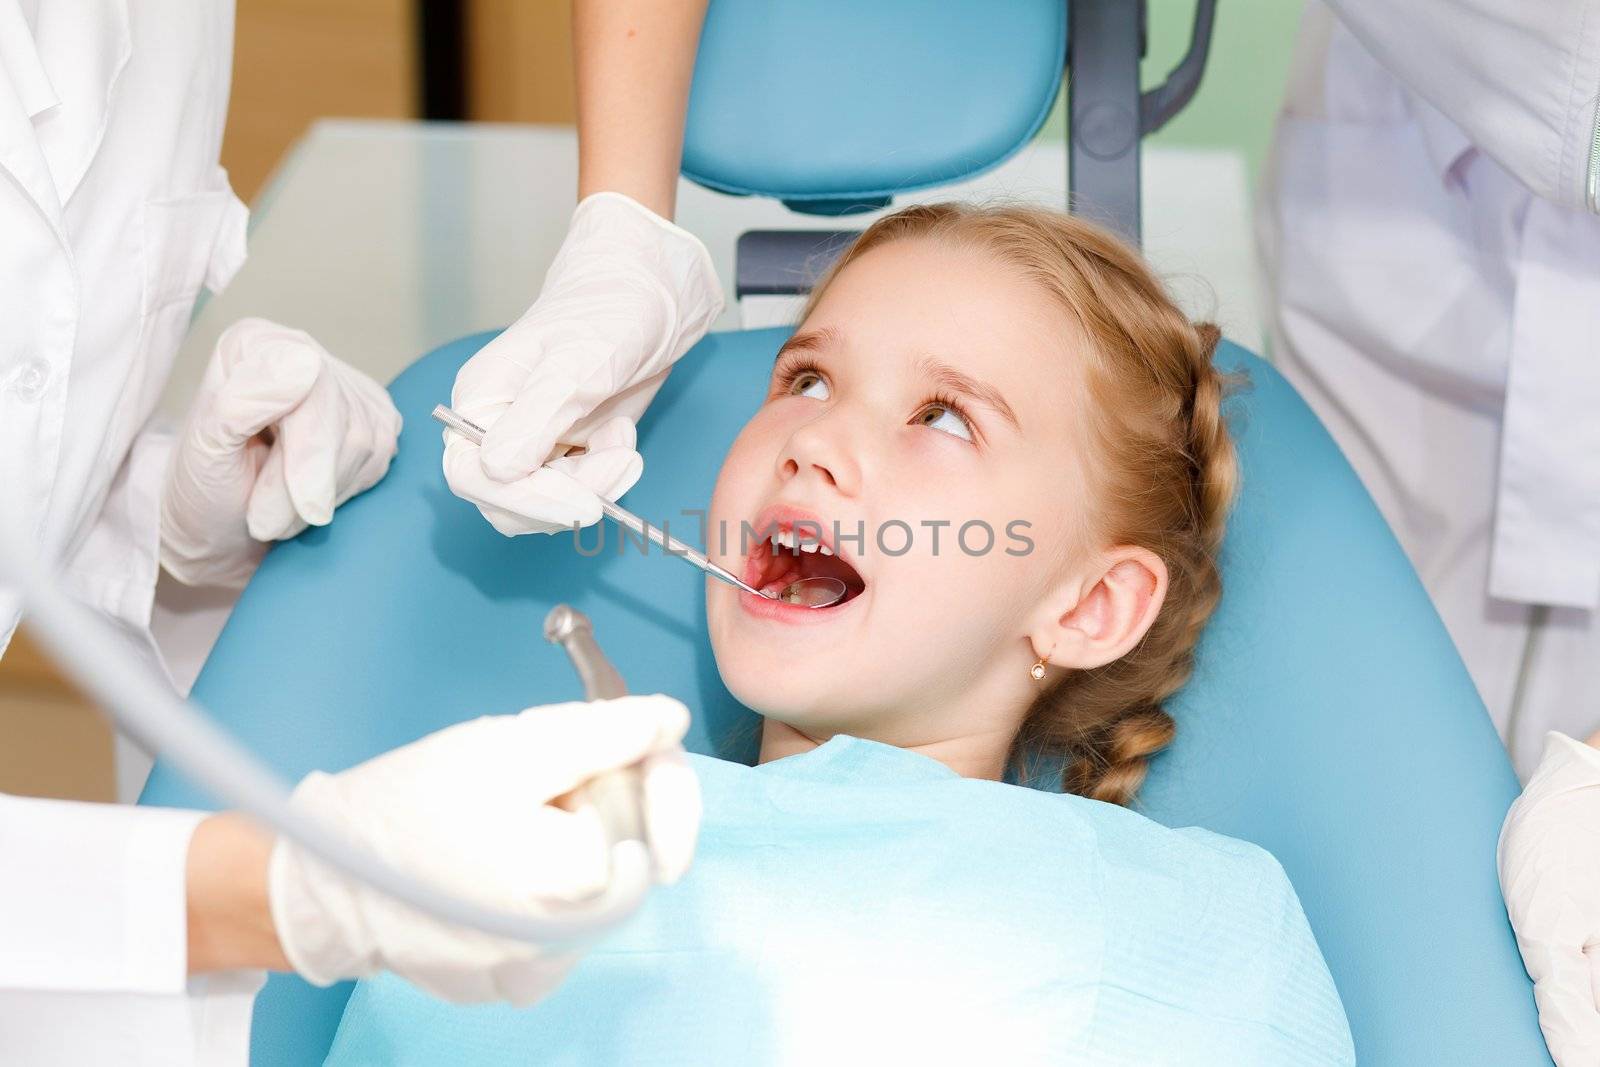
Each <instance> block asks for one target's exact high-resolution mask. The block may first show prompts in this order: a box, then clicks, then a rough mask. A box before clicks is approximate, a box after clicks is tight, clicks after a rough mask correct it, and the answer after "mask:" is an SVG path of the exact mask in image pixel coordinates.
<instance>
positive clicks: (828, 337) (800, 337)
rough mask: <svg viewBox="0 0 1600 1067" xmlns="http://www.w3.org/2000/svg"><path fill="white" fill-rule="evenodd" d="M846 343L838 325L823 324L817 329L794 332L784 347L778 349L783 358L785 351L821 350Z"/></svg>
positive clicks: (784, 343)
mask: <svg viewBox="0 0 1600 1067" xmlns="http://www.w3.org/2000/svg"><path fill="white" fill-rule="evenodd" d="M843 343H844V337H843V335H842V334H840V332H839V328H838V327H837V326H822V327H819V328H818V329H815V330H805V331H803V332H801V333H797V334H794V335H793V336H792V337H790V338H789V339H788V340H787V341H785V342H783V347H782V348H780V349H778V356H779V357H780V358H781V357H782V356H783V354H784V353H785V352H790V351H794V352H819V351H821V350H822V349H824V348H836V347H838V346H840V345H842V344H843Z"/></svg>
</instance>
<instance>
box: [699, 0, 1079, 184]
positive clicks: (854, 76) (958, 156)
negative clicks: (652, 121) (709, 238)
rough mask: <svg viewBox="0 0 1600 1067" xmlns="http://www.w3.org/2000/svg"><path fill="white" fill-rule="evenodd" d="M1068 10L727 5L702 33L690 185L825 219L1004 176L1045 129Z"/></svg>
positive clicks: (1057, 3) (1019, 5) (988, 3)
mask: <svg viewBox="0 0 1600 1067" xmlns="http://www.w3.org/2000/svg"><path fill="white" fill-rule="evenodd" d="M1066 43H1067V5H1066V4H1065V3H1064V2H1063V0H1005V2H1004V3H994V2H992V0H940V2H939V3H927V2H926V0H872V2H871V3H861V2H860V0H807V2H806V3H803V4H796V3H784V2H782V0H717V2H716V3H713V4H711V5H710V7H709V9H708V11H707V13H706V22H705V28H704V30H703V31H702V32H701V35H700V52H699V58H698V61H697V62H696V65H695V77H694V87H693V90H692V92H691V95H690V98H689V123H688V130H687V133H686V135H685V140H684V146H683V173H684V175H685V176H686V177H688V178H690V179H692V180H694V181H696V182H699V183H700V184H702V185H705V186H707V187H709V188H712V189H718V190H721V191H722V192H726V193H741V194H750V193H753V194H756V195H760V196H770V197H776V198H778V199H781V200H783V201H784V202H786V203H788V204H789V205H790V206H791V207H795V208H797V209H799V210H803V211H808V212H812V213H815V214H825V215H830V214H846V213H849V212H850V211H852V210H857V211H860V210H868V209H871V208H874V207H879V206H882V205H883V204H885V203H887V202H888V198H889V197H890V196H892V195H894V194H896V193H901V192H908V191H910V190H913V189H922V188H926V187H928V186H934V185H944V184H948V183H950V182H953V181H958V180H960V179H962V178H966V177H970V176H972V175H974V174H979V173H981V172H983V171H985V170H988V169H989V168H991V167H993V166H996V165H998V164H999V163H1000V162H1002V161H1003V160H1004V159H1005V158H1006V157H1007V156H1009V155H1011V154H1012V153H1013V152H1015V151H1016V150H1018V149H1019V148H1021V147H1022V146H1023V145H1025V144H1027V143H1028V141H1029V139H1030V138H1032V136H1033V135H1034V133H1035V132H1036V131H1037V130H1038V129H1039V127H1040V126H1041V125H1043V124H1044V120H1045V118H1046V117H1047V116H1048V115H1049V114H1050V108H1051V106H1052V105H1053V104H1054V103H1055V99H1056V94H1057V91H1058V90H1059V88H1060V86H1061V76H1062V68H1063V66H1064V64H1065V60H1066Z"/></svg>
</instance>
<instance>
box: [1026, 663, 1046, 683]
mask: <svg viewBox="0 0 1600 1067" xmlns="http://www.w3.org/2000/svg"><path fill="white" fill-rule="evenodd" d="M1028 673H1029V674H1031V675H1032V676H1033V680H1034V681H1036V682H1042V681H1044V660H1042V659H1041V660H1038V661H1036V662H1035V663H1034V665H1033V666H1031V667H1029V668H1028Z"/></svg>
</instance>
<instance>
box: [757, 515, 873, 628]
mask: <svg viewBox="0 0 1600 1067" xmlns="http://www.w3.org/2000/svg"><path fill="white" fill-rule="evenodd" d="M801 578H834V579H837V580H838V581H840V582H843V583H844V596H843V597H842V598H841V599H840V600H839V601H838V602H837V603H835V604H832V605H830V606H829V607H828V608H815V609H812V608H806V609H804V610H807V611H811V610H817V611H828V610H830V609H831V608H836V607H838V606H839V605H841V604H848V603H849V602H850V601H851V600H853V599H855V598H856V597H857V596H860V595H861V592H862V591H863V590H864V589H866V587H867V583H866V580H865V579H863V578H862V577H861V574H860V572H859V571H857V570H856V569H855V567H854V566H852V565H851V564H850V562H849V561H848V560H846V559H844V558H843V557H842V556H840V555H839V554H838V553H837V552H836V551H835V550H834V549H833V548H832V547H830V546H829V545H827V544H824V543H823V542H822V541H820V540H818V539H817V538H816V535H815V533H814V532H812V531H807V530H803V529H802V530H795V529H793V528H777V529H774V530H773V531H772V534H771V536H770V537H768V538H766V539H765V540H762V541H758V542H757V543H756V544H755V546H754V547H753V548H752V549H751V551H750V556H749V558H748V559H747V560H746V561H745V573H744V580H745V581H746V582H748V583H749V584H750V585H753V586H755V587H756V588H757V589H759V590H761V591H762V592H763V593H767V594H770V595H776V596H779V597H780V598H781V597H782V594H783V591H784V589H786V588H788V586H789V585H790V584H792V583H793V582H795V581H797V580H799V579H801Z"/></svg>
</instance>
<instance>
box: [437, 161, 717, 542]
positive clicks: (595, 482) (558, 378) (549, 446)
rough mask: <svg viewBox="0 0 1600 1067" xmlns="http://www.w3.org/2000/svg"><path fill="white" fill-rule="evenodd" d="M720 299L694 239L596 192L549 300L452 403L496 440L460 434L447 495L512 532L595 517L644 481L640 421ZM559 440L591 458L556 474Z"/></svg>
mask: <svg viewBox="0 0 1600 1067" xmlns="http://www.w3.org/2000/svg"><path fill="white" fill-rule="evenodd" d="M722 305H723V299H722V283H721V282H720V281H718V279H717V274H716V270H715V268H713V267H712V265H711V256H710V254H709V253H708V252H707V251H706V248H705V246H704V245H703V244H701V243H700V241H699V240H698V239H697V238H696V237H694V236H693V235H692V234H690V233H688V232H687V231H685V230H682V229H679V228H678V227H677V226H674V225H673V224H672V223H670V222H668V221H667V220H665V219H663V218H661V217H660V216H658V215H656V214H655V213H654V212H652V211H650V210H649V209H648V208H646V207H644V206H643V205H641V204H639V203H637V202H636V201H634V200H632V199H631V198H629V197H627V196H624V195H622V194H621V193H615V192H602V193H595V194H593V195H592V196H588V197H585V198H584V200H583V202H582V203H580V204H579V205H578V207H577V210H576V211H575V212H573V215H572V223H571V226H570V228H569V229H568V232H567V238H566V240H565V241H564V242H563V243H562V245H561V249H560V251H558V252H557V253H556V257H555V260H554V261H553V262H552V263H551V264H550V270H549V272H548V273H547V274H546V275H545V281H544V288H543V289H542V290H541V291H540V293H539V299H538V300H537V301H535V302H534V304H533V306H532V307H531V308H529V309H528V312H527V313H526V314H525V315H523V316H522V318H520V319H518V320H517V321H516V322H515V323H513V324H512V325H511V326H510V327H509V328H507V329H506V331H505V332H504V333H502V334H501V335H500V336H499V337H496V338H495V339H494V340H493V341H490V342H489V343H488V344H487V345H485V346H484V347H483V349H482V350H481V351H479V352H478V353H477V354H476V355H474V356H473V357H472V358H471V359H469V360H468V361H467V362H466V365H465V366H463V367H462V368H461V371H460V373H459V374H458V375H457V376H456V384H455V390H454V392H453V393H452V400H451V403H452V405H453V406H454V407H455V409H456V411H458V412H460V413H461V414H462V415H464V416H465V417H466V418H468V419H471V420H472V421H473V422H475V423H477V424H478V425H479V426H482V427H484V428H485V429H486V430H487V431H488V433H487V434H486V436H485V437H484V442H483V447H482V448H481V449H479V448H478V447H477V446H474V445H471V444H468V443H467V442H465V441H462V440H460V439H459V437H458V436H457V435H455V434H450V435H449V438H448V439H449V443H448V444H447V446H446V449H445V461H444V469H445V479H446V480H447V481H448V482H449V483H450V488H451V489H452V490H453V491H454V492H455V493H456V494H457V495H458V496H461V497H464V498H466V499H467V500H470V501H472V502H473V503H475V504H477V505H478V506H479V508H480V510H482V511H483V514H484V517H485V518H487V519H488V520H489V521H490V522H491V523H493V524H494V527H495V529H497V530H499V531H500V532H501V533H504V534H508V535H509V534H517V533H530V532H543V533H549V532H554V531H558V530H561V529H565V528H569V527H570V526H571V525H572V524H573V523H574V522H577V523H589V522H594V521H596V520H598V519H599V517H600V510H599V506H598V504H597V503H596V502H595V501H594V500H593V499H591V498H590V494H600V495H603V496H606V497H608V498H612V499H614V498H615V497H617V496H619V495H621V494H622V493H623V492H625V491H626V490H627V489H628V488H629V487H630V486H632V485H633V483H634V481H636V480H637V479H638V475H639V471H640V469H642V464H640V463H638V462H637V459H638V457H637V455H636V454H634V453H633V443H634V442H633V438H632V424H633V423H635V422H637V421H638V419H639V416H640V415H642V414H643V413H644V410H645V408H646V407H647V406H648V405H649V403H650V401H651V399H652V398H653V397H654V396H655V394H656V390H657V389H659V388H660V387H661V383H662V381H663V380H664V379H665V378H666V374H667V371H668V370H669V369H671V366H672V364H673V362H674V361H676V360H677V359H678V358H679V357H680V356H682V355H683V354H684V353H685V352H687V351H688V350H689V348H690V347H691V346H692V345H693V344H694V343H695V342H696V341H698V340H699V339H700V338H701V337H702V336H704V335H705V332H706V330H708V329H709V328H710V327H711V323H712V322H713V321H715V319H716V317H717V316H718V315H720V314H721V313H722ZM619 419H625V420H626V421H627V423H628V427H627V429H626V430H624V429H623V428H622V426H621V423H620V422H619V421H617V420H619ZM602 431H604V432H603V433H602ZM558 442H559V443H560V444H563V445H585V446H588V449H589V451H588V453H587V454H586V455H583V456H581V457H575V458H573V459H572V461H571V462H570V464H569V465H568V466H566V467H565V468H563V472H562V473H563V474H564V475H565V476H564V477H549V476H546V475H545V474H544V472H543V470H541V468H542V467H543V466H544V464H545V463H547V462H549V461H550V460H552V459H555V458H558V457H559V456H560V455H561V454H562V452H563V451H564V449H558V448H557V444H558ZM630 456H631V458H630Z"/></svg>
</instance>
